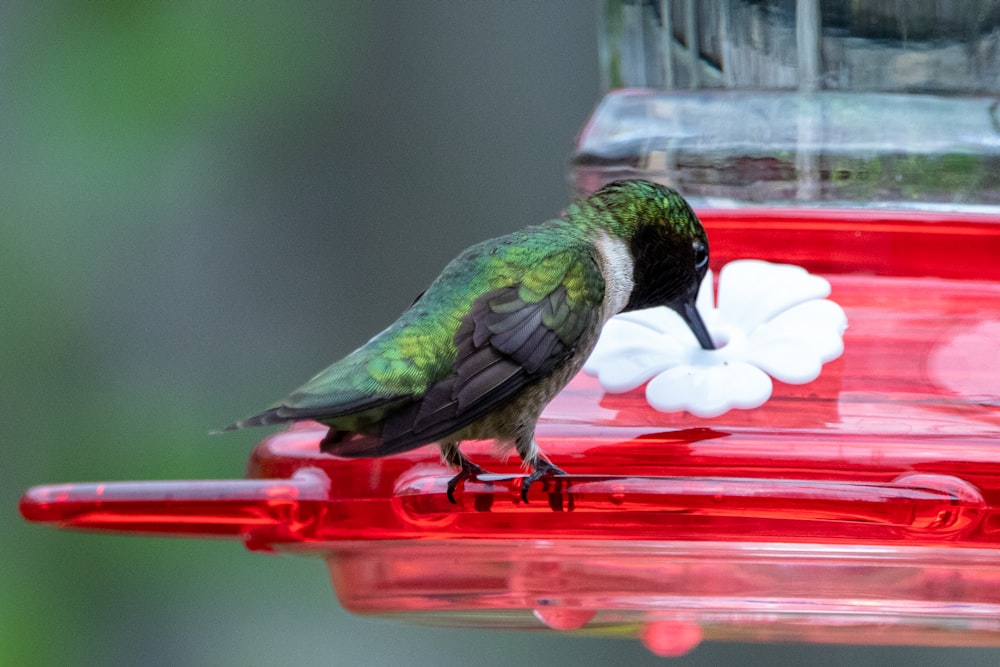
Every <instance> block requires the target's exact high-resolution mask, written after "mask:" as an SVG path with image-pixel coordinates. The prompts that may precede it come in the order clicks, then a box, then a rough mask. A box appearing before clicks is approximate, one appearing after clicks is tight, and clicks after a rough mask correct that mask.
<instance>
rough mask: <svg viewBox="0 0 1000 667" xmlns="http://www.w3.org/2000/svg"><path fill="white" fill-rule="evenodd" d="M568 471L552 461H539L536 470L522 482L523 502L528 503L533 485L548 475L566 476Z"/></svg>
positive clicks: (541, 459) (540, 459)
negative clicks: (529, 491)
mask: <svg viewBox="0 0 1000 667" xmlns="http://www.w3.org/2000/svg"><path fill="white" fill-rule="evenodd" d="M565 474H566V471H565V470H563V469H562V468H560V467H559V466H557V465H555V464H554V463H552V462H551V461H549V460H547V459H543V458H539V459H538V463H536V464H535V470H534V472H532V473H531V474H530V475H528V476H527V477H525V478H524V481H522V482H521V500H523V501H524V502H525V503H527V502H528V489H530V488H531V485H532V484H534V483H535V482H537V481H538V480H540V479H541V478H542V477H545V476H546V475H565Z"/></svg>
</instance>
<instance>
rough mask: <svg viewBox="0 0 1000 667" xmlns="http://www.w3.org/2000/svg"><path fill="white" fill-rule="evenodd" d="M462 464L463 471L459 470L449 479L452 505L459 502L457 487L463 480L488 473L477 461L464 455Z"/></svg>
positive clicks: (449, 495) (449, 497)
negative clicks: (457, 500)
mask: <svg viewBox="0 0 1000 667" xmlns="http://www.w3.org/2000/svg"><path fill="white" fill-rule="evenodd" d="M461 465H462V471H461V472H459V473H458V474H457V475H455V476H454V477H452V478H451V479H450V480H448V500H450V501H451V504H452V505H457V504H458V503H457V502H455V489H456V488H458V485H459V484H460V483H461V482H464V481H465V480H467V479H470V478H474V477H477V476H479V475H484V474H486V471H485V470H483V469H482V468H481V467H479V466H477V465H476V464H475V463H473V462H472V461H470V460H469V459H467V458H465V457H464V456H463V457H462V460H461Z"/></svg>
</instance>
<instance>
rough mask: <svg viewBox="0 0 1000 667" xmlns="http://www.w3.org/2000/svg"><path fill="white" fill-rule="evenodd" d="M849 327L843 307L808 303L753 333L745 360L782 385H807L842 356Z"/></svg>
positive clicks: (765, 324)
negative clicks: (845, 333)
mask: <svg viewBox="0 0 1000 667" xmlns="http://www.w3.org/2000/svg"><path fill="white" fill-rule="evenodd" d="M846 327H847V317H846V316H845V315H844V311H843V309H842V308H841V307H840V306H838V305H837V304H835V303H833V302H832V301H807V302H806V303H803V304H799V305H798V306H796V307H795V308H792V309H791V310H788V311H786V312H784V313H781V314H780V315H778V316H777V317H775V318H774V319H772V320H771V321H770V322H766V323H764V324H762V325H761V326H759V327H757V329H755V330H754V331H753V332H751V334H750V336H749V337H748V340H747V346H746V355H745V358H746V360H747V361H748V362H750V363H752V364H755V365H756V366H757V367H759V368H760V369H762V370H764V371H766V372H767V373H769V374H770V375H771V376H773V377H775V378H777V379H778V380H781V381H782V382H787V383H789V384H806V383H807V382H812V381H813V380H815V379H816V378H817V377H819V374H820V371H821V370H822V368H823V364H824V363H826V362H827V361H832V360H834V359H836V358H837V357H839V356H840V355H841V354H842V353H843V351H844V343H843V340H842V338H841V334H842V333H843V331H844V329H845V328H846Z"/></svg>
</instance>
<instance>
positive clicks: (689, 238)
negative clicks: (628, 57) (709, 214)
mask: <svg viewBox="0 0 1000 667" xmlns="http://www.w3.org/2000/svg"><path fill="white" fill-rule="evenodd" d="M586 205H588V206H589V207H591V208H592V210H594V212H601V213H603V215H600V217H601V218H602V219H603V220H604V221H606V222H605V224H604V225H602V226H604V227H605V231H606V232H607V233H609V234H612V235H613V236H615V237H617V238H619V239H621V240H622V241H624V242H625V244H626V245H627V247H628V249H629V252H630V254H631V257H632V261H633V287H632V294H631V296H630V298H629V301H628V303H627V305H626V306H625V308H624V309H623V312H624V311H629V310H638V309H641V308H651V307H654V306H667V307H668V308H671V309H672V310H674V311H676V312H677V313H678V314H679V315H680V316H681V317H682V318H683V319H684V321H685V322H687V324H688V326H689V327H690V328H691V331H692V332H693V333H694V335H695V337H696V338H697V339H698V342H699V344H701V346H702V347H703V348H705V349H707V350H708V349H713V348H714V347H715V346H714V344H713V343H712V339H711V337H710V336H709V333H708V330H707V329H706V328H705V324H704V322H703V321H702V319H701V316H700V315H699V314H698V310H697V308H696V307H695V300H696V298H697V296H698V288H699V287H700V286H701V281H702V279H703V278H704V277H705V274H706V273H707V271H708V236H707V235H706V234H705V229H704V228H703V227H702V226H701V222H700V221H699V220H698V217H697V216H696V215H695V214H694V211H692V210H691V207H690V206H689V205H688V203H687V202H686V201H684V198H683V197H681V196H680V195H679V194H678V193H677V192H676V191H675V190H673V189H671V188H668V187H667V186H665V185H660V184H658V183H653V182H651V181H642V180H628V181H615V182H613V183H609V184H608V185H606V186H604V187H603V188H601V189H600V190H598V191H597V192H595V193H594V194H593V195H591V196H590V197H588V198H587V200H586Z"/></svg>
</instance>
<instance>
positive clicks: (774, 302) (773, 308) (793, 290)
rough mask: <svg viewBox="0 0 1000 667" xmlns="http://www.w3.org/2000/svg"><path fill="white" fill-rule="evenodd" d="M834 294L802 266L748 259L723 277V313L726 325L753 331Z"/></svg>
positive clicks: (733, 264) (729, 266) (728, 268)
mask: <svg viewBox="0 0 1000 667" xmlns="http://www.w3.org/2000/svg"><path fill="white" fill-rule="evenodd" d="M829 293H830V283H828V282H827V281H826V280H825V279H823V278H820V277H819V276H814V275H812V274H810V273H808V272H807V271H806V270H805V269H803V268H802V267H799V266H792V265H790V264H771V263H769V262H763V261H760V260H753V259H744V260H738V261H735V262H730V263H729V264H727V265H726V266H724V267H723V268H722V273H721V274H720V277H719V313H720V317H721V319H723V320H724V321H725V322H726V323H728V324H730V325H733V326H736V327H739V328H741V329H743V330H744V331H753V330H754V329H755V328H757V327H758V326H759V325H760V324H762V323H764V322H767V321H768V320H770V319H771V318H772V317H774V316H775V315H777V314H778V313H781V312H782V311H785V310H788V309H789V308H792V307H793V306H796V305H798V304H800V303H802V302H804V301H808V300H810V299H822V298H823V297H825V296H827V295H828V294H829Z"/></svg>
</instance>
